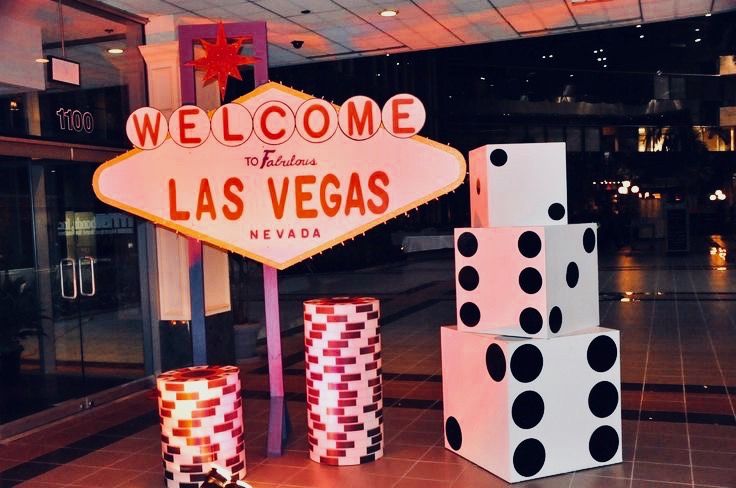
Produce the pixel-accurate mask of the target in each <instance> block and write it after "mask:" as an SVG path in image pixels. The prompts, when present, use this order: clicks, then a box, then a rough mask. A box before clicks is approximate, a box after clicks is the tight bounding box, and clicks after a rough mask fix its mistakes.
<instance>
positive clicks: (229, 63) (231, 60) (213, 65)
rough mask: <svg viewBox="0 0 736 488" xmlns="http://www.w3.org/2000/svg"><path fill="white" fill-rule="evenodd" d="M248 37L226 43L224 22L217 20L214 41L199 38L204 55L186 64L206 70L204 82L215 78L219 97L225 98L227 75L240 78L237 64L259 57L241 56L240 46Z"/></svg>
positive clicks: (257, 59)
mask: <svg viewBox="0 0 736 488" xmlns="http://www.w3.org/2000/svg"><path fill="white" fill-rule="evenodd" d="M249 40H250V38H249V37H238V38H236V39H235V42H233V43H232V44H228V42H227V37H226V36H225V24H223V23H222V22H219V23H218V24H217V37H216V38H215V43H214V44H213V43H211V42H208V41H207V40H206V39H200V40H199V43H200V44H202V47H203V48H204V51H205V55H204V57H202V58H198V59H195V60H194V61H190V62H188V63H186V66H194V69H201V70H206V72H205V74H204V80H203V81H204V84H205V85H208V84H210V83H212V82H213V81H214V80H217V86H218V87H219V88H220V99H221V100H224V99H225V90H226V88H227V77H228V76H232V77H233V78H235V79H238V80H242V79H243V78H242V77H241V76H240V71H239V70H238V66H240V65H243V64H255V63H256V62H257V61H260V58H257V57H255V56H241V55H240V54H239V53H240V48H241V46H242V45H243V43H244V42H246V41H249Z"/></svg>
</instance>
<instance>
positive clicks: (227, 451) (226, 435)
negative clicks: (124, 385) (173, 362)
mask: <svg viewBox="0 0 736 488" xmlns="http://www.w3.org/2000/svg"><path fill="white" fill-rule="evenodd" d="M156 386H157V389H158V405H159V415H160V423H161V449H162V455H163V466H164V476H165V478H166V486H167V487H168V488H199V487H200V486H201V484H202V483H203V482H205V481H207V478H208V473H209V472H210V471H211V470H212V469H213V468H217V467H223V468H226V469H227V470H228V471H229V472H231V473H232V475H233V477H234V478H235V479H242V478H243V477H244V476H245V443H244V439H243V432H244V425H243V400H242V397H241V387H240V370H239V368H237V367H236V366H193V367H189V368H183V369H177V370H172V371H168V372H166V373H163V374H161V375H160V376H159V377H158V379H157V380H156Z"/></svg>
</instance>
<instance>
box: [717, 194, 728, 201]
mask: <svg viewBox="0 0 736 488" xmlns="http://www.w3.org/2000/svg"><path fill="white" fill-rule="evenodd" d="M716 196H717V197H718V199H719V200H725V199H726V195H724V194H723V193H721V194H720V195H716Z"/></svg>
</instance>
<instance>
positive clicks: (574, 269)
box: [565, 262, 580, 288]
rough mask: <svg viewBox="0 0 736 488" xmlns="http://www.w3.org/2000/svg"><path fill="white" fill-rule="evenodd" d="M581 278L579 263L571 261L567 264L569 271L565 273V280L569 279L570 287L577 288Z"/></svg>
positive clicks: (568, 284)
mask: <svg viewBox="0 0 736 488" xmlns="http://www.w3.org/2000/svg"><path fill="white" fill-rule="evenodd" d="M579 279H580V270H579V269H578V265H577V264H575V263H574V262H571V263H570V264H568V265H567V272H566V273H565V281H567V286H569V287H570V288H575V286H577V284H578V280H579Z"/></svg>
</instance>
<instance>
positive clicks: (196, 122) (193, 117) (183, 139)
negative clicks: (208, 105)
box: [169, 105, 210, 147]
mask: <svg viewBox="0 0 736 488" xmlns="http://www.w3.org/2000/svg"><path fill="white" fill-rule="evenodd" d="M169 134H171V139H172V140H173V141H174V142H175V143H176V144H178V145H179V146H181V147H197V146H200V145H202V143H204V141H206V140H207V138H208V137H209V135H210V118H209V117H208V116H207V112H205V111H204V110H202V109H201V108H199V107H197V106H196V105H184V106H183V107H179V108H178V109H176V110H175V111H174V113H173V114H171V117H170V118H169Z"/></svg>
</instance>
